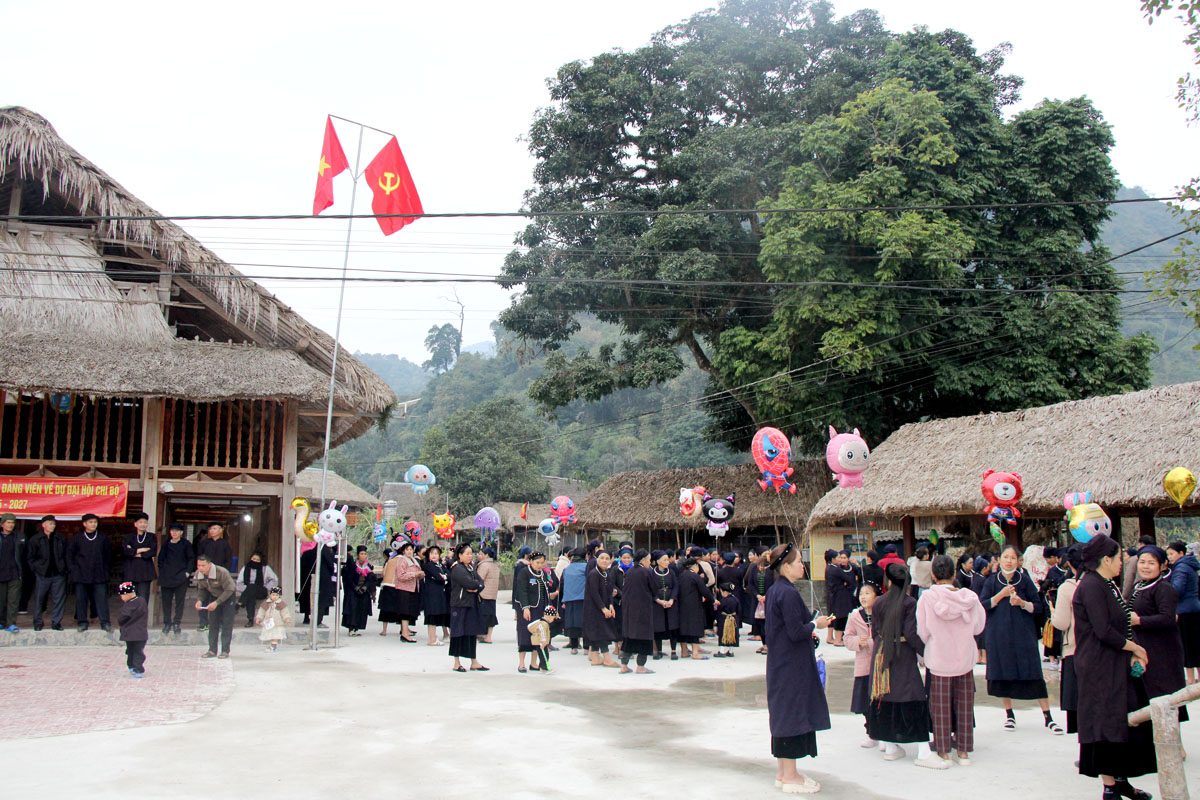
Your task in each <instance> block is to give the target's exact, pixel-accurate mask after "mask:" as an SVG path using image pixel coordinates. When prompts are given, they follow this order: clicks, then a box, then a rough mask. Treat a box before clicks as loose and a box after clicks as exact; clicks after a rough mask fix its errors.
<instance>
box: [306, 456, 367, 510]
mask: <svg viewBox="0 0 1200 800" xmlns="http://www.w3.org/2000/svg"><path fill="white" fill-rule="evenodd" d="M296 494H297V495H298V496H299V495H302V496H304V497H307V498H308V499H309V501H310V503H311V504H312V505H313V507H314V508H315V507H316V504H318V503H320V502H321V470H320V469H318V468H316V467H309V468H308V469H303V470H300V472H299V473H297V475H296ZM325 498H326V502H328V501H329V500H336V501H337V503H338V505H339V506H341V505H347V506H350V508H352V509H354V510H359V509H362V510H366V511H374V510H375V506H376V505H377V504H378V503H379V498H377V497H376V496H375V495H373V494H371V493H370V492H368V491H367V490H366V489H363V488H362V487H360V486H358V485H356V484H353V483H351V482H350V481H348V480H346V479H345V478H343V477H342V476H341V475H338V474H337V473H336V472H333V471H332V470H330V471H329V472H328V473H327V474H326V476H325ZM372 519H373V518H372Z"/></svg>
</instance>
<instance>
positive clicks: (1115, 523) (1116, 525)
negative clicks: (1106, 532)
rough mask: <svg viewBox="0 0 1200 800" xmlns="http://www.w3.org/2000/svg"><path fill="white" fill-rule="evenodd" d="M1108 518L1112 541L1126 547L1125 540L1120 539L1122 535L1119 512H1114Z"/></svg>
mask: <svg viewBox="0 0 1200 800" xmlns="http://www.w3.org/2000/svg"><path fill="white" fill-rule="evenodd" d="M1110 518H1111V520H1112V538H1113V541H1115V542H1116V543H1117V544H1119V545H1121V547H1128V545H1126V544H1125V542H1124V541H1122V537H1121V515H1120V514H1119V513H1116V512H1114V513H1112V514H1111V515H1110Z"/></svg>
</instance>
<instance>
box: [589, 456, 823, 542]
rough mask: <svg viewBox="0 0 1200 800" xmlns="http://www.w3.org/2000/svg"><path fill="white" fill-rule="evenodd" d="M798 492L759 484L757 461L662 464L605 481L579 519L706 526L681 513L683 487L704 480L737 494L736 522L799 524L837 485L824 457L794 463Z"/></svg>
mask: <svg viewBox="0 0 1200 800" xmlns="http://www.w3.org/2000/svg"><path fill="white" fill-rule="evenodd" d="M792 466H793V467H794V468H795V470H796V473H795V474H794V475H793V476H792V480H793V482H794V483H795V484H796V486H797V490H796V494H794V495H793V494H788V493H787V492H783V493H780V494H778V495H777V494H776V493H775V490H774V489H770V490H768V491H766V492H764V491H763V490H762V489H760V488H759V486H758V478H759V477H760V475H761V473H760V472H759V471H758V469H757V468H755V466H754V465H753V464H738V465H734V466H724V467H697V468H694V469H663V470H654V471H649V472H622V473H619V474H617V475H614V476H612V477H611V478H609V479H608V480H607V481H605V482H604V483H602V484H600V486H599V487H597V488H596V489H595V490H593V491H592V493H591V494H589V495H588V497H587V502H586V503H582V504H580V506H579V522H580V524H581V525H583V526H585V527H587V528H602V529H606V530H625V531H632V530H672V529H680V530H684V529H688V528H695V529H699V528H703V527H704V518H703V517H702V516H701V517H696V518H694V519H687V518H685V517H684V516H683V515H682V514H680V513H679V490H680V489H681V488H682V487H685V486H686V487H689V488H690V487H693V486H704V487H705V488H707V489H708V491H709V493H710V494H712V495H714V496H716V495H720V496H722V497H725V496H727V495H729V494H730V493H731V492H735V493H736V494H737V500H736V504H735V512H734V516H733V520H732V521H731V522H730V527H732V528H755V527H759V526H779V527H780V528H783V527H794V528H796V529H799V528H800V527H801V526H802V525H803V524H804V520H806V519H807V518H808V514H809V512H810V511H811V510H812V507H813V504H814V503H816V502H817V500H818V499H819V498H820V497H821V495H823V494H825V492H826V491H828V489H829V487H830V486H831V485H832V484H831V481H830V476H829V470H828V469H827V468H826V467H825V460H824V459H808V460H805V461H800V462H795V463H793V464H792Z"/></svg>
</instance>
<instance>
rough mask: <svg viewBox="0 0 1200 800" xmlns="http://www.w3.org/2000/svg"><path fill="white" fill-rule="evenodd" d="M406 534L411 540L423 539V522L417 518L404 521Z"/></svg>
mask: <svg viewBox="0 0 1200 800" xmlns="http://www.w3.org/2000/svg"><path fill="white" fill-rule="evenodd" d="M404 535H405V536H407V537H408V539H409V541H412V542H419V541H420V540H421V523H419V522H417V521H416V520H415V519H410V520H409V521H408V522H406V523H404Z"/></svg>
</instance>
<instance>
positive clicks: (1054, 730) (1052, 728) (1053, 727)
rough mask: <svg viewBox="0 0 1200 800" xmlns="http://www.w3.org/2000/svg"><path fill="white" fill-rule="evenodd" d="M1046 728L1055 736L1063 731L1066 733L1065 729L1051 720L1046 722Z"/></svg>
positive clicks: (1060, 734)
mask: <svg viewBox="0 0 1200 800" xmlns="http://www.w3.org/2000/svg"><path fill="white" fill-rule="evenodd" d="M1046 730H1048V731H1050V732H1051V733H1053V734H1054V735H1055V736H1062V735H1063V734H1064V733H1066V731H1064V730H1063V729H1062V728H1060V727H1059V726H1058V723H1057V722H1055V721H1053V720H1051V721H1049V722H1047V723H1046Z"/></svg>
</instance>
